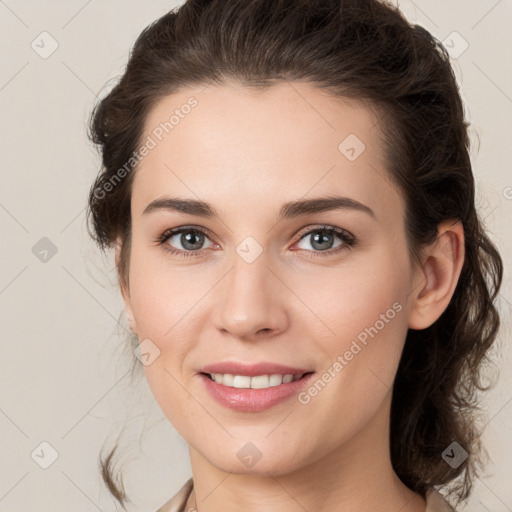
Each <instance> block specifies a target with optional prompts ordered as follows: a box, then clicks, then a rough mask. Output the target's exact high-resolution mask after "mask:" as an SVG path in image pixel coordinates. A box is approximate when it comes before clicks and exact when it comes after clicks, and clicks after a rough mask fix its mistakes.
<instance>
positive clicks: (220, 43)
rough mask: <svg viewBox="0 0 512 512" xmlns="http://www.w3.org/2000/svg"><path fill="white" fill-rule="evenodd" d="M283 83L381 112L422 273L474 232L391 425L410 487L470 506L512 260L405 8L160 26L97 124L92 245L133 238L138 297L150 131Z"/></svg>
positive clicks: (271, 12)
mask: <svg viewBox="0 0 512 512" xmlns="http://www.w3.org/2000/svg"><path fill="white" fill-rule="evenodd" d="M284 80H304V81H308V82H311V83H313V84H314V85H315V86H317V87H319V88H322V89H323V90H324V91H326V92H328V93H329V94H332V95H333V97H340V98H343V97H349V98H355V99H357V100H361V101H365V102H367V103H369V104H371V105H373V106H375V107H376V108H377V109H378V111H379V112H380V114H381V123H382V127H383V128H385V130H383V131H384V136H385V140H384V142H385V151H386V158H387V161H388V165H389V170H390V175H391V176H392V178H393V179H394V180H395V183H396V184H397V186H398V187H399V189H400V191H401V193H402V194H403V196H404V198H405V200H406V207H407V209H406V219H405V221H406V234H407V240H408V246H409V250H410V254H411V256H412V260H413V262H414V263H418V262H420V260H421V249H422V248H423V247H425V245H426V244H430V243H432V242H434V241H435V239H436V236H437V226H438V224H439V223H441V222H442V221H444V220H446V219H457V220H460V221H461V222H462V224H463V227H464V234H465V261H464V265H463V268H462V271H461V275H460V278H459V281H458V284H457V287H456V289H455V292H454V295H453V297H452V300H451V302H450V303H449V305H448V307H447V308H446V310H445V311H444V313H443V314H442V315H441V316H440V318H439V319H438V320H437V321H436V322H435V323H434V324H433V325H431V326H430V327H429V328H427V329H424V330H411V329H410V330H409V332H408V334H407V338H406V342H405V347H404V350H403V353H402V357H401V360H400V364H399V367H398V370H397V374H396V378H395V381H394V388H393V399H392V406H391V425H390V428H391V431H390V449H391V459H392V464H393V468H394V470H395V471H396V473H397V474H398V476H399V477H400V479H401V480H402V481H403V482H404V484H405V485H407V486H408V487H409V488H411V489H413V490H414V491H416V492H419V493H421V494H423V495H424V494H425V492H426V490H427V488H428V487H431V486H440V485H444V484H448V483H450V482H451V483H452V487H453V489H452V490H451V494H455V495H456V496H457V498H458V503H459V502H460V501H461V500H464V499H466V498H467V497H468V496H469V495H470V493H471V489H472V485H473V480H474V477H475V476H476V475H477V474H478V472H477V464H478V465H480V466H481V464H482V462H481V459H480V457H481V452H482V450H483V448H482V446H481V443H480V434H479V433H478V432H477V429H476V424H475V423H476V422H475V419H476V410H477V409H478V408H479V406H478V402H477V394H478V391H479V390H487V389H489V386H487V387H486V386H484V385H483V384H482V382H481V371H482V370H483V367H484V363H485V362H486V361H487V360H489V357H488V355H489V354H488V351H489V348H490V347H491V345H492V343H493V341H494V340H495V338H496V336H497V333H498V330H499V325H500V319H499V315H498V312H497V309H496V307H495V305H494V301H495V298H496V296H497V294H498V292H499V289H500V286H501V280H502V273H503V268H502V260H501V258H500V255H499V253H498V251H497V249H496V247H495V246H494V245H493V243H492V242H491V240H490V239H489V238H488V237H487V235H486V233H485V229H484V226H483V221H482V220H481V219H480V218H479V215H478V213H477V211H476V208H475V186H474V179H473V174H472V167H471V161H470V156H469V137H468V126H469V124H468V123H467V122H466V120H465V116H464V107H463V103H462V100H461V97H460V94H459V90H458V86H457V83H456V79H455V76H454V73H453V70H452V68H451V65H450V60H449V56H448V54H447V51H446V50H445V48H444V47H443V46H442V44H441V43H440V42H439V41H438V40H437V39H436V38H435V37H433V36H432V35H431V34H430V33H429V32H428V31H427V30H425V29H424V28H422V27H421V26H419V25H414V24H410V23H409V22H408V21H407V20H406V19H405V17H404V16H403V15H402V14H401V13H400V11H399V10H398V9H397V8H396V7H394V6H393V5H391V4H388V3H386V2H383V1H378V0H345V1H343V0H251V1H247V0H188V1H187V2H186V3H185V4H183V5H182V6H181V7H180V8H176V9H174V10H172V11H170V12H169V13H167V14H165V15H164V16H162V17H161V18H160V19H158V20H156V21H155V22H154V23H152V24H151V25H149V26H148V27H147V28H146V29H144V31H143V32H142V33H141V34H140V36H139V37H138V38H137V41H136V42H135V45H134V48H133V50H132V52H131V55H130V59H129V62H128V64H127V68H126V71H125V73H124V74H123V76H122V77H121V79H120V81H119V82H118V83H117V85H116V86H115V87H114V88H113V90H112V91H111V92H110V93H109V94H108V95H107V96H106V97H105V98H103V99H102V100H101V101H99V102H98V104H97V105H96V106H95V110H94V112H93V113H92V116H91V123H90V137H91V140H92V141H93V142H94V143H96V144H97V145H98V146H99V147H100V148H101V150H102V164H103V165H102V170H101V172H100V174H99V175H98V177H97V179H96V180H95V183H94V184H93V186H92V187H91V190H90V193H89V198H88V200H89V202H88V212H87V218H88V220H90V221H91V224H92V232H91V236H92V237H93V238H94V239H95V240H96V241H97V243H98V244H99V246H100V247H101V249H103V250H105V249H106V248H108V247H110V246H112V244H113V243H114V241H115V240H116V239H117V237H119V238H120V240H121V241H122V246H121V247H122V250H121V257H120V261H119V265H118V276H119V281H120V283H122V284H123V285H128V268H129V257H130V243H131V241H130V234H131V218H130V195H131V184H132V181H133V176H134V172H131V171H132V170H133V169H135V168H136V163H137V148H138V147H139V146H140V144H141V137H142V128H143V123H144V121H145V118H146V116H147V114H148V111H149V109H150V108H151V107H152V106H153V105H155V103H156V102H157V101H158V100H159V99H161V98H163V97H164V96H166V95H168V94H172V93H173V92H176V91H178V90H179V89H180V87H182V86H187V85H193V84H198V85H200V84H204V85H206V84H207V83H210V82H213V83H216V84H227V83H229V82H237V83H240V84H242V85H243V86H245V87H252V88H254V89H255V90H256V89H263V88H265V87H269V86H271V85H272V84H273V83H276V82H279V81H284ZM121 169H125V172H124V173H120V172H119V171H120V170H121ZM120 174H121V175H122V178H123V179H117V178H119V176H120ZM116 177H117V178H116ZM116 179H117V181H116V182H115V185H113V183H114V181H113V180H116ZM108 183H110V186H108V185H107V184H108ZM88 226H89V225H88ZM454 441H455V442H457V443H458V444H459V445H460V446H461V447H463V448H464V450H466V451H467V452H468V454H469V456H468V458H467V459H466V460H464V461H463V462H462V463H461V464H460V465H459V466H458V467H455V468H452V467H451V466H450V465H449V464H447V462H445V460H444V459H443V458H442V453H443V451H444V450H445V449H446V448H447V447H448V446H449V445H450V444H451V443H452V442H454ZM114 450H115V448H114ZM111 456H112V453H111V454H110V456H109V457H108V458H107V459H106V460H102V461H101V466H102V471H103V477H104V480H105V482H106V484H107V485H108V487H109V489H110V490H111V492H112V493H113V495H114V496H115V497H116V498H117V499H118V500H119V502H120V503H121V504H122V505H123V504H124V501H125V500H126V499H127V497H126V494H125V492H124V489H123V487H122V485H118V484H116V483H115V482H114V479H113V473H112V471H111V467H110V464H111ZM456 477H460V478H458V479H457V480H458V482H457V485H455V484H456V482H454V480H455V479H456Z"/></svg>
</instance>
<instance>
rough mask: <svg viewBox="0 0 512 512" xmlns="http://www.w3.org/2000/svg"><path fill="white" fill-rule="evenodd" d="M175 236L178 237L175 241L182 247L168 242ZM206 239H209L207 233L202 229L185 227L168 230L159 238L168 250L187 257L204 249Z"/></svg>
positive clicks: (159, 241) (160, 242)
mask: <svg viewBox="0 0 512 512" xmlns="http://www.w3.org/2000/svg"><path fill="white" fill-rule="evenodd" d="M178 235H179V236H178ZM173 238H176V240H175V241H174V243H175V244H176V243H177V244H179V245H181V248H179V247H178V248H176V247H174V246H172V245H170V244H169V243H168V242H169V241H171V240H172V239H173ZM205 239H208V237H207V233H206V232H205V231H203V230H202V229H198V228H191V227H183V228H176V229H169V230H167V231H166V232H165V233H164V234H163V235H162V236H161V237H159V238H158V243H159V244H161V245H162V246H163V247H164V249H165V250H166V251H169V252H171V253H172V254H178V255H180V256H184V257H186V256H194V255H197V253H200V252H201V251H202V250H203V249H204V247H203V244H204V241H205ZM212 245H213V243H212Z"/></svg>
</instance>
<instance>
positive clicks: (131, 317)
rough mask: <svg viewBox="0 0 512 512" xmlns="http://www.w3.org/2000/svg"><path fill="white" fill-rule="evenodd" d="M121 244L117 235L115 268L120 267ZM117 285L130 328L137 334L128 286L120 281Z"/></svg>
mask: <svg viewBox="0 0 512 512" xmlns="http://www.w3.org/2000/svg"><path fill="white" fill-rule="evenodd" d="M121 246H122V243H121V238H120V237H118V238H117V239H116V243H115V251H116V255H115V262H116V268H117V269H119V268H120V261H121ZM119 287H120V289H121V295H122V297H123V301H124V304H125V309H126V315H127V316H128V321H129V323H130V329H131V331H132V332H133V333H134V334H137V324H136V322H135V317H134V315H133V310H132V303H131V297H130V290H129V288H127V287H125V286H124V285H123V283H122V282H120V283H119Z"/></svg>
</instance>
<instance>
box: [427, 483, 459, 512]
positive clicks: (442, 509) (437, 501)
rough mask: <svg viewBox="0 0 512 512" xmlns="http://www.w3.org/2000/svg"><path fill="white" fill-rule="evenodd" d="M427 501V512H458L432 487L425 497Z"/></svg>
mask: <svg viewBox="0 0 512 512" xmlns="http://www.w3.org/2000/svg"><path fill="white" fill-rule="evenodd" d="M425 501H426V502H427V508H426V509H425V512H457V511H456V510H455V509H454V508H453V507H452V506H451V505H450V504H449V503H448V502H447V501H446V499H445V498H444V496H443V495H442V494H441V493H440V492H439V491H437V490H436V489H434V488H433V487H430V488H429V489H428V490H427V493H426V495H425Z"/></svg>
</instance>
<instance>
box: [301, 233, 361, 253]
mask: <svg viewBox="0 0 512 512" xmlns="http://www.w3.org/2000/svg"><path fill="white" fill-rule="evenodd" d="M335 238H338V240H340V243H339V244H338V245H334V243H335V242H334V239H335ZM302 241H305V242H308V244H309V246H310V247H311V248H312V251H311V250H310V249H308V248H307V247H306V248H304V247H302V248H301V247H299V248H300V249H304V250H307V251H308V252H312V256H313V255H314V256H315V257H316V256H321V255H322V254H321V253H327V254H333V253H337V252H340V251H344V250H347V249H349V248H351V247H353V246H355V244H356V239H355V237H354V236H353V235H351V234H350V233H349V232H348V231H345V230H344V229H340V228H337V227H334V226H322V227H320V228H316V229H310V230H309V231H307V232H306V233H305V234H303V235H302V236H301V238H300V240H299V242H297V243H298V244H300V243H301V242H302Z"/></svg>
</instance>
